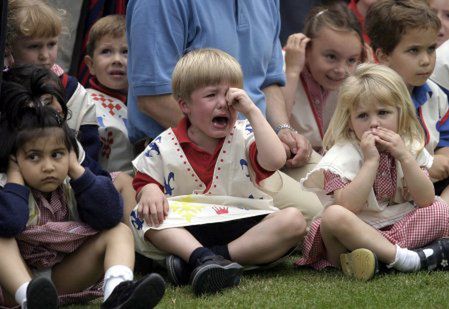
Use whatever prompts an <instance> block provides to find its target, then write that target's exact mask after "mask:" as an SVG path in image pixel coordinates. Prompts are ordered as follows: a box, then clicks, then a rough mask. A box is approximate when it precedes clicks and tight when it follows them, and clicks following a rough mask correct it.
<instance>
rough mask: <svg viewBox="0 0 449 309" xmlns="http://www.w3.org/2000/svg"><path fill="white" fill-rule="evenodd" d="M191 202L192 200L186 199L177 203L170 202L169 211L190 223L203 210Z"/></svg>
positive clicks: (199, 205)
mask: <svg viewBox="0 0 449 309" xmlns="http://www.w3.org/2000/svg"><path fill="white" fill-rule="evenodd" d="M191 201H193V199H191V198H188V197H186V198H183V199H181V200H179V201H171V202H170V209H171V210H172V211H173V212H174V213H176V214H178V215H180V216H181V217H183V218H184V219H185V220H186V221H187V222H191V221H192V218H193V217H195V216H196V215H197V214H199V213H200V212H201V211H202V210H203V209H204V208H205V206H203V205H202V204H198V203H192V202H191Z"/></svg>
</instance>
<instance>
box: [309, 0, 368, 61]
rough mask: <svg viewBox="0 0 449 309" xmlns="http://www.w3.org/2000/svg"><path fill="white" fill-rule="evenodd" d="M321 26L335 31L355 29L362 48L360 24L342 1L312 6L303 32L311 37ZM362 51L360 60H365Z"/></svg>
mask: <svg viewBox="0 0 449 309" xmlns="http://www.w3.org/2000/svg"><path fill="white" fill-rule="evenodd" d="M323 27H329V28H331V29H333V30H336V31H355V32H356V33H357V35H358V37H359V39H360V43H361V45H362V48H363V49H364V44H365V42H364V40H363V33H362V26H361V25H360V23H359V20H358V19H357V17H356V16H355V15H354V13H353V12H352V11H351V10H350V9H349V8H348V6H347V5H346V4H344V3H339V2H336V3H333V4H330V5H327V6H316V7H313V8H312V9H311V10H310V12H309V14H308V15H307V17H306V20H305V23H304V30H303V32H304V34H305V35H306V36H308V37H309V38H311V39H313V38H314V37H316V36H317V35H318V33H319V31H320V30H321V29H322V28H323ZM364 58H365V53H364V52H363V53H362V59H361V60H362V62H363V61H364V60H365V59H364Z"/></svg>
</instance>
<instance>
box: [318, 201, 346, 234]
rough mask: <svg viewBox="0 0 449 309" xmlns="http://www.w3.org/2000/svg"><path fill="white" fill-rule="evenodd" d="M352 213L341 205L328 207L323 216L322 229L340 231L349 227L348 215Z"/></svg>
mask: <svg viewBox="0 0 449 309" xmlns="http://www.w3.org/2000/svg"><path fill="white" fill-rule="evenodd" d="M350 213H351V212H350V211H349V210H348V209H346V208H344V207H343V206H340V205H331V206H329V207H327V208H326V209H325V210H324V211H323V213H322V215H321V227H322V228H324V229H330V230H335V229H340V228H346V227H348V226H349V222H348V217H349V216H348V215H349V214H350Z"/></svg>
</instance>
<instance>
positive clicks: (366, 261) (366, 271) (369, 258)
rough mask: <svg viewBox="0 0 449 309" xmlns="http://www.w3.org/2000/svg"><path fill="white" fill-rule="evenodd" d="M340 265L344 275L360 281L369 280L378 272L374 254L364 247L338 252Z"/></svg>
mask: <svg viewBox="0 0 449 309" xmlns="http://www.w3.org/2000/svg"><path fill="white" fill-rule="evenodd" d="M340 265H341V269H342V271H343V273H344V274H345V275H346V276H348V277H353V278H356V279H357V280H361V281H368V280H370V279H371V278H373V277H374V275H375V274H376V273H377V272H378V264H377V257H376V255H375V254H374V252H372V251H371V250H368V249H365V248H360V249H356V250H354V251H352V252H350V253H343V254H340Z"/></svg>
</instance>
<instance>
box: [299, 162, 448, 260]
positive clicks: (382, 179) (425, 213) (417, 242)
mask: <svg viewBox="0 0 449 309" xmlns="http://www.w3.org/2000/svg"><path fill="white" fill-rule="evenodd" d="M324 173H325V174H324V182H325V183H324V191H325V192H326V193H328V194H331V193H332V192H334V191H335V190H338V189H341V188H343V187H345V186H346V185H347V184H348V183H349V182H348V181H347V180H345V179H342V178H341V177H340V176H339V175H336V174H333V173H331V172H328V171H326V172H324ZM426 173H427V171H426ZM395 188H396V165H395V160H394V158H393V157H392V156H391V155H389V154H386V153H381V156H380V162H379V168H378V170H377V174H376V179H375V181H374V185H373V189H374V193H375V195H376V198H377V200H378V201H379V202H380V201H385V200H389V199H390V198H392V197H393V196H394V194H395V191H396V189H395ZM448 222H449V207H448V205H447V204H446V203H445V202H444V201H443V200H442V199H440V198H439V197H436V198H435V201H434V202H433V204H432V205H430V206H428V207H425V208H416V209H415V210H413V211H411V212H410V213H408V214H407V215H406V216H404V217H403V218H402V219H401V220H399V221H397V222H396V223H394V224H393V225H390V226H387V227H385V228H382V229H380V230H379V232H380V233H381V234H382V235H383V236H384V237H385V238H386V239H388V240H389V241H390V242H391V243H393V244H397V245H399V246H400V247H402V248H408V249H414V248H419V247H422V246H425V245H427V244H429V243H430V242H432V241H433V240H435V239H438V238H441V237H444V236H449V224H448ZM320 224H321V219H316V220H314V221H313V222H312V224H311V226H310V231H309V233H308V234H307V236H306V238H305V240H304V244H303V257H302V258H300V259H299V260H297V261H296V262H295V265H296V266H303V265H308V266H311V267H313V268H315V269H323V268H325V267H329V266H333V265H332V264H331V263H330V262H329V261H327V260H326V259H325V257H326V248H325V247H324V243H323V240H322V238H321V233H320Z"/></svg>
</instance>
